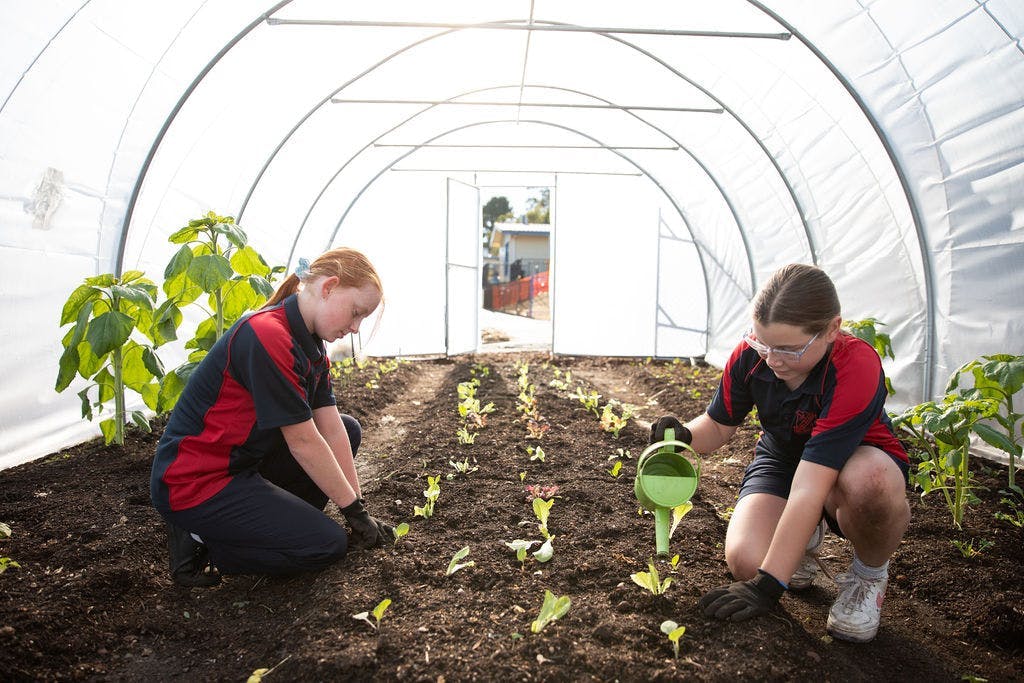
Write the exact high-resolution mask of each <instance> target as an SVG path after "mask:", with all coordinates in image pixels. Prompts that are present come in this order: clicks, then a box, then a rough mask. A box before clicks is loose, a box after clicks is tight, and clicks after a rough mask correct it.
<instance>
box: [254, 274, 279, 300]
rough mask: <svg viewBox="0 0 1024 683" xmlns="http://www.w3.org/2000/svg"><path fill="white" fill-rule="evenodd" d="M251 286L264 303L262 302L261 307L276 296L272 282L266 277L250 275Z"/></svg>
mask: <svg viewBox="0 0 1024 683" xmlns="http://www.w3.org/2000/svg"><path fill="white" fill-rule="evenodd" d="M249 286H250V287H252V289H253V291H254V292H256V293H257V294H258V295H259V296H260V298H261V299H262V301H260V305H263V304H264V303H266V302H267V299H269V298H270V297H272V296H274V286H273V285H272V284H270V281H269V280H268V279H267V278H265V277H260V276H259V275H250V276H249Z"/></svg>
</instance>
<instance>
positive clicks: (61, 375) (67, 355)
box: [54, 346, 79, 393]
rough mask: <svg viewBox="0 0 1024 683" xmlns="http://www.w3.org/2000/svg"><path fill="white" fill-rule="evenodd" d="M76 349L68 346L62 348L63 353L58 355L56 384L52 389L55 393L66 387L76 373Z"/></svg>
mask: <svg viewBox="0 0 1024 683" xmlns="http://www.w3.org/2000/svg"><path fill="white" fill-rule="evenodd" d="M78 360H79V359H78V349H77V348H75V347H74V346H69V347H68V348H66V349H64V353H62V354H61V355H60V366H59V368H58V370H57V384H56V385H55V386H54V389H56V390H57V393H60V392H62V391H64V390H65V389H67V388H68V386H69V385H70V384H71V381H72V380H73V379H74V378H75V375H76V374H78Z"/></svg>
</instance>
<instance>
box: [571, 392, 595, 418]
mask: <svg viewBox="0 0 1024 683" xmlns="http://www.w3.org/2000/svg"><path fill="white" fill-rule="evenodd" d="M576 400H578V401H579V402H580V403H581V404H583V407H584V408H586V409H587V410H589V411H590V412H592V413H593V414H594V415H595V416H597V417H600V416H601V413H600V412H598V410H597V404H598V401H600V400H601V394H599V393H597V392H596V391H589V392H584V391H583V387H576Z"/></svg>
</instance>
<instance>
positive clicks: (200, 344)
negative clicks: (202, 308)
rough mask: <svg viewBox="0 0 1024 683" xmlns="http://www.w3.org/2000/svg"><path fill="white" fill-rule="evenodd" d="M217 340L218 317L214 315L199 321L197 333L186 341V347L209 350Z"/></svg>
mask: <svg viewBox="0 0 1024 683" xmlns="http://www.w3.org/2000/svg"><path fill="white" fill-rule="evenodd" d="M216 342H217V319H216V318H214V317H213V316H211V317H209V318H207V319H206V320H204V321H203V322H201V323H199V326H198V327H197V328H196V334H195V336H194V337H192V339H190V340H189V341H188V342H186V343H185V348H186V349H204V350H206V351H209V350H210V349H212V348H213V345H214V344H215V343H216Z"/></svg>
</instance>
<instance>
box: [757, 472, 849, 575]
mask: <svg viewBox="0 0 1024 683" xmlns="http://www.w3.org/2000/svg"><path fill="white" fill-rule="evenodd" d="M837 475H838V472H837V471H836V470H833V469H831V468H828V467H825V466H823V465H815V464H813V463H806V462H804V463H801V464H800V465H799V466H798V468H797V471H796V474H795V475H794V477H793V485H792V487H791V489H790V494H789V498H788V499H787V501H786V507H785V508H784V509H783V511H782V516H781V517H780V518H779V523H778V525H777V526H776V527H775V534H774V535H773V536H772V542H771V545H770V546H769V547H768V553H767V554H766V555H765V558H764V562H762V563H761V569H764V570H765V571H766V572H768V573H769V574H771V575H772V576H774V577H775V578H776V579H778V580H779V581H782V582H783V583H787V584H788V583H789V579H790V578H791V577H792V576H793V573H794V572H795V571H796V569H797V567H799V566H800V560H801V559H802V558H803V556H804V552H805V551H806V549H807V541H808V540H810V538H811V534H812V533H814V527H815V526H816V525H817V524H818V522H819V521H820V520H821V513H822V509H823V507H824V505H825V499H826V498H827V497H828V493H829V491H831V489H832V486H833V485H834V484H835V480H836V477H837Z"/></svg>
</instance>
